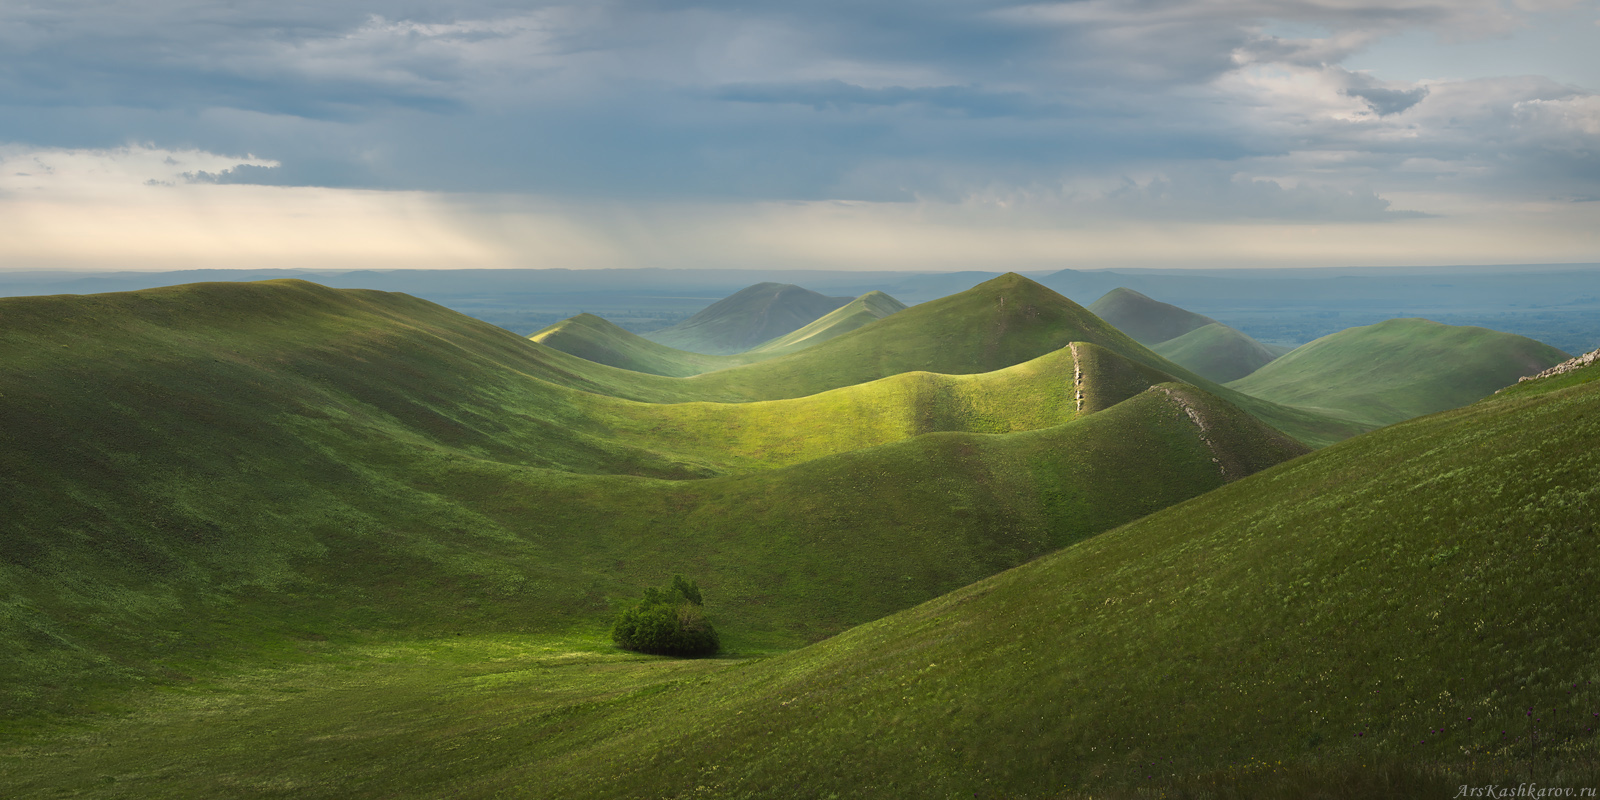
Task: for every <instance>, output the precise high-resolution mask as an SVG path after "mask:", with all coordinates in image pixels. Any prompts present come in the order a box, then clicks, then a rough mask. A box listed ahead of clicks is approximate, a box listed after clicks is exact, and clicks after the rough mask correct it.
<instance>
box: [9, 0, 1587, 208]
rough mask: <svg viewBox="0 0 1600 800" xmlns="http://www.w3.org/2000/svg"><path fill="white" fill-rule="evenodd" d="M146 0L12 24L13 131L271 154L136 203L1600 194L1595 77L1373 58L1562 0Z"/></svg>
mask: <svg viewBox="0 0 1600 800" xmlns="http://www.w3.org/2000/svg"><path fill="white" fill-rule="evenodd" d="M136 5H137V7H133V6H129V5H128V4H119V3H112V2H110V1H109V0H62V2H58V3H50V4H33V5H23V4H7V5H0V53H4V55H0V141H13V142H20V143H24V145H25V146H26V147H27V148H31V152H66V151H69V150H70V151H72V152H115V151H118V148H129V147H130V146H129V144H128V143H130V142H141V143H149V147H150V149H152V152H154V151H157V150H159V151H161V152H170V153H173V154H184V153H207V154H217V153H246V154H249V153H253V154H257V155H259V156H260V158H255V159H245V158H239V159H233V160H231V161H230V159H228V158H225V157H221V156H217V157H215V159H213V160H205V159H200V157H199V156H189V158H191V161H190V162H189V163H185V164H183V165H181V168H180V167H178V166H174V165H161V168H160V169H157V168H156V167H155V165H149V168H148V169H147V168H146V166H140V167H139V169H140V170H142V171H140V172H139V173H138V175H137V176H136V177H137V180H133V181H131V182H130V183H129V184H128V186H134V187H138V188H139V189H140V190H149V191H152V192H154V191H160V190H173V193H174V196H176V193H177V192H184V191H193V192H199V191H202V190H217V191H222V190H223V189H228V188H240V189H242V188H243V187H246V186H250V185H255V186H261V187H277V188H288V187H321V188H326V189H362V190H383V191H394V192H432V193H440V194H450V195H455V194H517V195H528V196H537V197H542V198H559V199H561V200H563V201H566V202H571V203H574V204H586V203H603V202H614V203H620V204H624V205H639V206H644V205H650V204H655V203H663V202H686V203H708V204H716V203H736V202H737V203H753V202H778V203H784V202H801V203H811V202H826V201H852V202H853V201H861V202H871V203H880V202H898V203H907V204H913V205H918V206H919V207H923V206H927V207H931V206H940V207H943V205H947V206H949V207H952V208H966V209H969V210H970V209H972V208H976V207H978V206H981V205H982V203H981V202H976V201H975V200H974V198H985V197H991V196H992V197H1011V198H1013V199H1014V200H1017V199H1018V198H1030V199H1029V200H1028V202H1021V200H1017V202H1013V203H1012V204H1011V205H1010V206H1008V208H1009V209H1010V210H1009V211H1008V212H1006V213H1013V214H1023V213H1024V210H1023V209H1024V208H1025V207H1027V208H1037V209H1054V210H1055V211H1057V212H1060V213H1071V214H1074V215H1078V216H1083V217H1093V218H1096V219H1139V218H1144V219H1153V220H1167V221H1181V222H1183V223H1185V224H1188V223H1196V224H1199V223H1202V222H1204V223H1212V224H1216V223H1222V222H1227V221H1237V222H1241V223H1250V224H1254V223H1255V222H1270V223H1273V224H1287V223H1290V222H1310V221H1317V220H1320V221H1324V222H1328V223H1330V224H1334V223H1336V224H1349V225H1356V224H1362V225H1365V224H1369V223H1370V224H1385V225H1392V224H1394V223H1395V222H1396V221H1397V220H1401V219H1404V218H1406V216H1407V214H1417V213H1433V214H1445V213H1452V214H1453V213H1458V212H1459V211H1460V210H1461V209H1462V208H1466V207H1468V206H1470V205H1471V204H1470V203H1467V204H1465V205H1463V204H1462V203H1459V202H1456V201H1453V200H1452V201H1450V202H1442V201H1439V199H1438V198H1441V197H1444V196H1446V195H1449V196H1450V197H1454V198H1477V200H1475V201H1474V202H1478V203H1479V204H1480V207H1487V205H1485V204H1490V203H1493V202H1499V201H1500V200H1501V199H1511V200H1517V201H1522V200H1533V199H1547V198H1550V197H1569V198H1575V197H1587V196H1593V195H1595V194H1597V193H1600V171H1597V170H1596V168H1595V164H1596V155H1595V152H1594V147H1593V139H1594V134H1593V132H1592V131H1593V126H1594V125H1595V124H1596V123H1595V119H1596V117H1595V112H1594V108H1593V103H1594V100H1593V98H1594V95H1593V94H1592V93H1590V92H1587V91H1586V90H1584V89H1580V88H1577V87H1573V86H1569V85H1562V84H1560V83H1557V82H1554V81H1547V80H1541V79H1538V78H1537V77H1528V76H1521V77H1516V78H1504V79H1492V80H1479V81H1436V80H1426V81H1423V80H1417V81H1409V80H1408V81H1400V80H1393V79H1390V78H1388V77H1386V76H1385V75H1382V74H1377V73H1370V72H1359V71H1354V70H1351V69H1349V68H1347V67H1346V66H1344V63H1345V62H1346V61H1347V60H1349V59H1350V58H1352V56H1353V55H1354V54H1358V53H1361V52H1362V51H1363V50H1364V49H1365V48H1368V47H1370V46H1372V44H1373V43H1374V42H1378V41H1381V40H1386V39H1387V38H1388V37H1394V36H1396V35H1397V34H1399V33H1401V32H1408V31H1409V32H1423V33H1426V34H1428V35H1430V36H1437V37H1441V38H1442V39H1444V40H1452V39H1472V38H1478V39H1484V38H1485V37H1488V39H1489V40H1490V41H1492V40H1493V37H1495V36H1498V35H1501V34H1504V33H1505V32H1507V31H1511V30H1514V29H1516V27H1517V26H1518V25H1520V24H1522V21H1523V20H1524V19H1526V18H1527V15H1529V14H1538V13H1544V12H1542V11H1541V10H1540V8H1543V6H1544V5H1546V4H1544V3H1537V4H1535V5H1538V6H1539V7H1538V8H1535V7H1534V6H1533V5H1527V4H1524V5H1523V7H1521V8H1518V7H1512V6H1507V5H1506V4H1504V3H1502V2H1500V0H1449V1H1448V2H1447V1H1446V0H1396V2H1389V3H1372V2H1370V0H1286V1H1283V2H1277V1H1274V2H1268V0H1141V1H1140V2H1136V3H1130V2H1112V1H1111V0H1078V1H1076V2H1048V3H1015V2H1006V1H1005V0H941V1H940V2H936V3H926V2H919V3H911V2H908V1H907V0H884V1H883V2H874V3H869V4H862V3H859V2H844V0H819V2H816V3H807V4H801V5H796V4H794V3H778V2H771V0H760V1H759V2H737V3H735V2H731V1H729V0H718V2H685V1H682V0H600V1H599V2H585V3H576V2H545V3H512V2H508V1H504V0H465V1H464V2H452V3H448V4H443V3H436V2H430V3H423V2H420V1H419V0H375V2H371V3H364V4H360V5H351V4H345V3H324V4H310V3H279V4H265V3H253V4H230V5H223V6H219V5H217V4H213V3H201V2H199V0H149V2H144V3H139V4H136ZM141 147H145V145H138V146H133V147H131V149H129V150H128V152H129V153H130V154H131V153H133V152H135V151H138V150H139V149H140V148H141ZM121 158H123V159H124V160H125V161H127V163H132V161H130V160H129V159H132V160H137V159H136V158H135V156H133V155H126V156H122V157H121ZM173 158H176V159H178V160H180V161H181V160H183V158H185V156H181V155H174V156H173ZM113 161H115V159H113ZM202 161H203V163H201V162H202ZM140 163H141V165H142V163H143V162H140ZM1403 165H1409V166H1403ZM1422 165H1433V166H1435V167H1437V168H1430V169H1422V168H1421V166H1422ZM0 185H3V184H0ZM1039 187H1046V188H1039ZM1085 187H1089V188H1085ZM119 191H123V190H121V189H119ZM127 191H132V189H127ZM1052 193H1054V194H1052ZM140 196H143V195H140ZM1401 197H1405V198H1406V200H1405V201H1404V202H1402V201H1401V200H1400V199H1399V198H1401ZM1391 203H1392V204H1393V205H1391ZM930 204H931V205H930ZM940 204H943V205H940ZM1446 207H1448V208H1449V209H1451V210H1450V211H1448V212H1447V211H1446V210H1445V209H1446ZM1028 213H1032V212H1028ZM1038 213H1040V214H1045V215H1046V217H1041V219H1045V218H1047V216H1048V213H1053V212H1049V211H1039V212H1038ZM1040 224H1044V223H1043V222H1041V223H1040Z"/></svg>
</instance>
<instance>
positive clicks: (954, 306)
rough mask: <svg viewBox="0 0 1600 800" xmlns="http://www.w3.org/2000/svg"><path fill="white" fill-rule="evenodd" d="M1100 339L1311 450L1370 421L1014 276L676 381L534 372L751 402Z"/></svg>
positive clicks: (544, 358) (623, 392) (971, 369)
mask: <svg viewBox="0 0 1600 800" xmlns="http://www.w3.org/2000/svg"><path fill="white" fill-rule="evenodd" d="M1074 341H1079V342H1089V343H1095V344H1099V345H1101V346H1102V347H1105V348H1107V349H1109V350H1111V351H1113V352H1115V353H1117V354H1119V355H1121V356H1122V357H1124V358H1127V359H1129V360H1130V361H1133V362H1135V363H1137V364H1141V365H1143V366H1146V367H1149V368H1151V369H1154V370H1157V371H1159V372H1161V373H1163V374H1166V375H1169V376H1171V377H1174V378H1176V379H1178V380H1180V381H1183V382H1186V383H1191V384H1194V385H1196V386H1200V387H1201V388H1204V389H1206V390H1207V391H1209V392H1212V393H1214V394H1217V395H1219V396H1221V397H1223V398H1224V399H1226V400H1227V401H1228V402H1230V403H1233V404H1235V405H1238V406H1240V407H1241V408H1244V409H1245V410H1247V411H1249V412H1250V413H1251V414H1253V415H1255V416H1256V417H1257V418H1259V419H1261V420H1262V421H1264V422H1266V423H1267V424H1269V425H1271V426H1273V427H1274V428H1277V429H1278V430H1280V431H1283V432H1285V433H1287V434H1289V435H1290V436H1293V437H1294V438H1296V439H1298V440H1299V441H1301V442H1304V443H1306V444H1308V445H1311V446H1313V447H1319V446H1322V445H1325V444H1328V443H1331V442H1335V441H1339V440H1341V439H1344V438H1347V437H1349V436H1352V435H1354V434H1356V433H1360V432H1361V431H1364V430H1370V429H1371V428H1372V427H1373V426H1372V425H1371V424H1368V423H1365V422H1362V421H1359V420H1353V419H1347V418H1342V417H1334V416H1330V415H1328V414H1324V413H1320V412H1317V411H1313V410H1308V409H1302V408H1294V407H1290V406H1285V405H1282V404H1278V403H1274V402H1271V401H1268V400H1262V399H1259V398H1255V397H1251V396H1249V395H1245V394H1242V393H1240V392H1236V391H1233V390H1231V389H1228V388H1226V387H1224V386H1222V385H1220V384H1217V383H1215V382H1214V381H1208V380H1206V379H1205V378H1203V377H1201V376H1199V375H1196V374H1195V373H1193V372H1191V371H1189V370H1187V369H1184V368H1183V367H1181V366H1179V365H1177V364H1174V363H1172V362H1171V361H1168V360H1167V359H1165V358H1162V357H1161V356H1159V355H1157V354H1155V353H1154V352H1151V351H1150V350H1149V348H1146V347H1145V346H1143V345H1141V344H1139V343H1138V342H1136V341H1134V340H1133V339H1132V338H1130V337H1129V336H1128V335H1127V334H1125V333H1123V332H1121V331H1119V330H1117V329H1116V328H1114V327H1112V326H1110V325H1108V324H1106V322H1105V321H1104V320H1101V319H1100V318H1098V317H1096V316H1094V315H1093V314H1090V313H1089V312H1088V311H1087V310H1085V309H1084V308H1083V307H1082V306H1080V305H1078V304H1077V303H1074V302H1072V301H1071V300H1069V299H1067V298H1065V297H1062V296H1061V295H1059V294H1056V293H1055V292H1053V291H1051V290H1049V289H1047V288H1045V287H1043V286H1041V285H1039V284H1038V283H1035V282H1033V281H1031V280H1028V279H1027V278H1024V277H1022V276H1021V275H1017V274H1014V273H1008V274H1006V275H1002V276H1000V277H998V278H994V279H991V280H989V281H986V282H984V283H982V284H979V285H977V286H975V287H973V288H971V289H969V290H967V291H965V292H962V293H960V294H956V295H951V296H949V297H944V298H940V299H939V300H935V301H932V302H928V303H922V304H920V305H917V306H914V307H912V308H908V309H907V310H905V311H902V312H899V313H896V314H894V315H892V316H889V317H885V318H883V319H881V320H878V321H876V322H871V323H868V324H866V325H864V326H862V327H860V328H857V329H856V330H853V331H850V332H849V333H845V334H841V335H839V336H837V337H835V338H833V339H830V340H828V341H826V342H822V343H821V344H817V345H814V346H812V347H808V348H805V349H804V350H800V351H798V352H794V353H790V354H787V355H782V356H778V357H774V358H770V359H765V360H762V361H760V362H757V363H752V364H749V365H747V366H742V367H738V368H733V369H723V370H717V371H715V372H709V373H704V374H700V375H694V376H690V377H686V378H670V377H664V376H659V375H651V374H641V373H638V372H631V371H628V370H623V369H618V368H615V367H610V366H607V365H603V364H598V363H595V362H592V361H587V360H585V359H582V358H578V357H576V356H572V355H569V354H567V353H563V352H560V351H558V350H555V349H553V348H540V351H539V353H538V354H536V359H537V361H538V362H539V363H538V364H537V365H531V366H530V367H528V368H527V369H528V370H529V374H532V375H536V376H537V377H539V378H542V379H544V380H547V381H550V382H552V383H555V384H558V385H561V386H565V387H569V388H573V389H578V390H581V391H584V392H591V393H596V394H604V395H609V396H612V397H617V398H622V399H628V400H636V401H639V402H646V403H683V402H693V401H710V402H718V403H743V402H751V401H757V400H778V399H786V398H794V397H803V396H806V395H811V394H817V393H820V392H826V391H829V390H831V389H837V388H840V387H844V386H852V385H855V384H859V383H865V382H869V381H874V380H878V379H879V378H884V377H888V376H891V375H897V374H900V373H903V372H914V371H926V372H937V373H941V374H971V373H979V372H990V371H993V370H997V369H1002V368H1004V367H1008V366H1011V365H1013V364H1020V363H1022V362H1024V361H1028V360H1031V359H1034V358H1038V357H1040V356H1042V355H1045V354H1047V353H1050V352H1052V351H1055V350H1059V349H1060V348H1062V347H1064V346H1066V345H1067V344H1068V343H1070V342H1074Z"/></svg>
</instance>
